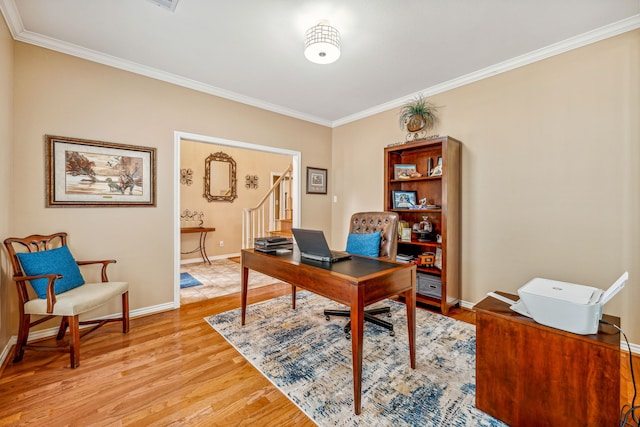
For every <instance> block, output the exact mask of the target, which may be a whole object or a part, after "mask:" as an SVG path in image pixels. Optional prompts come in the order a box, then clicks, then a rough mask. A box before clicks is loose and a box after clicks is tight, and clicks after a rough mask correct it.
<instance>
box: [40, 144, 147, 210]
mask: <svg viewBox="0 0 640 427" xmlns="http://www.w3.org/2000/svg"><path fill="white" fill-rule="evenodd" d="M45 141H46V146H45V152H46V177H47V182H46V187H47V191H46V193H47V195H46V206H47V207H69V206H72V207H142V206H156V149H155V148H148V147H139V146H135V145H126V144H116V143H112V142H102V141H92V140H87V139H78V138H69V137H63V136H52V135H45Z"/></svg>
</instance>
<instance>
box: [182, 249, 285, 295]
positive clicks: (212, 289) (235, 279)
mask: <svg viewBox="0 0 640 427" xmlns="http://www.w3.org/2000/svg"><path fill="white" fill-rule="evenodd" d="M180 273H181V274H182V273H189V274H190V275H191V276H192V277H193V278H194V279H196V280H198V281H199V282H201V283H202V286H196V287H191V288H186V289H180V304H189V303H192V302H197V301H204V300H207V299H211V298H215V297H219V296H223V295H229V294H233V293H239V292H240V264H239V263H237V262H233V261H230V260H228V259H218V260H212V261H211V265H209V264H208V263H204V262H199V263H193V264H183V265H182V266H181V267H180ZM273 283H282V282H280V281H279V280H277V279H274V278H273V277H269V276H266V275H264V274H261V273H258V272H256V271H253V270H249V289H252V288H257V287H260V286H267V285H271V284H273Z"/></svg>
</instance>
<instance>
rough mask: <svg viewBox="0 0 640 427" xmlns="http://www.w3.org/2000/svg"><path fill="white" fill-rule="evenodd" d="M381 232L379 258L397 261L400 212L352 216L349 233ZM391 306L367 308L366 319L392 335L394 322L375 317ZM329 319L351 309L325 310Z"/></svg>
mask: <svg viewBox="0 0 640 427" xmlns="http://www.w3.org/2000/svg"><path fill="white" fill-rule="evenodd" d="M378 231H379V232H380V252H379V254H378V258H381V259H389V260H391V261H395V259H396V253H397V251H398V214H397V213H395V212H358V213H354V214H353V215H352V216H351V222H350V225H349V234H369V233H376V232H378ZM390 311H391V309H390V307H380V308H374V309H370V310H365V312H364V320H365V321H366V322H371V323H374V324H376V325H378V326H382V327H383V328H385V329H387V330H389V334H390V335H392V336H393V335H395V333H394V331H393V324H391V323H390V322H387V321H385V320H382V319H379V318H377V317H375V315H377V314H383V313H389V316H391V314H390ZM324 315H325V317H326V319H327V320H329V319H330V317H331V316H340V317H349V316H350V315H351V313H350V311H349V310H324ZM344 333H345V334H346V336H347V338H349V337H350V333H351V321H349V322H348V323H347V324H346V325H345V327H344Z"/></svg>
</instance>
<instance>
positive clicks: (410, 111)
mask: <svg viewBox="0 0 640 427" xmlns="http://www.w3.org/2000/svg"><path fill="white" fill-rule="evenodd" d="M438 108H439V107H438V106H436V105H435V104H433V103H431V102H429V101H427V99H426V98H425V97H423V96H422V95H420V96H418V97H417V98H416V99H414V100H413V101H409V102H407V103H406V104H404V105H403V106H402V107H401V108H400V126H401V127H405V128H406V129H407V131H409V132H419V131H421V130H427V129H431V128H433V126H434V125H435V124H436V122H437V121H438V117H437V116H436V113H437V112H438Z"/></svg>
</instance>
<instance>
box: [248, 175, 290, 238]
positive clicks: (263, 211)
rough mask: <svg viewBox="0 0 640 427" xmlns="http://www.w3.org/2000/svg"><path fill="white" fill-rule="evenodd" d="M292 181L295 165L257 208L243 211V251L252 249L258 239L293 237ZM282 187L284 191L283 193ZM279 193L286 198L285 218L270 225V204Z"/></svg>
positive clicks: (272, 187) (277, 182)
mask: <svg viewBox="0 0 640 427" xmlns="http://www.w3.org/2000/svg"><path fill="white" fill-rule="evenodd" d="M292 179H293V165H289V167H288V168H287V169H286V170H285V171H284V172H282V174H281V175H280V178H278V180H277V181H276V182H275V183H274V184H273V185H272V186H271V188H270V189H269V191H267V194H265V195H264V197H263V198H262V200H260V202H259V203H258V205H257V206H256V207H254V208H244V209H243V210H242V249H247V248H252V247H253V241H254V239H255V238H256V237H264V236H287V237H288V236H291V225H292V223H293V209H292V207H293V202H292V197H291V182H292ZM281 186H282V188H283V189H284V191H281ZM278 191H279V192H280V194H283V198H284V200H282V202H284V204H285V209H284V218H277V219H275V221H274V223H273V224H270V220H269V212H270V208H271V203H270V202H271V200H273V199H274V197H272V196H273V195H274V194H275V193H276V192H278Z"/></svg>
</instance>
